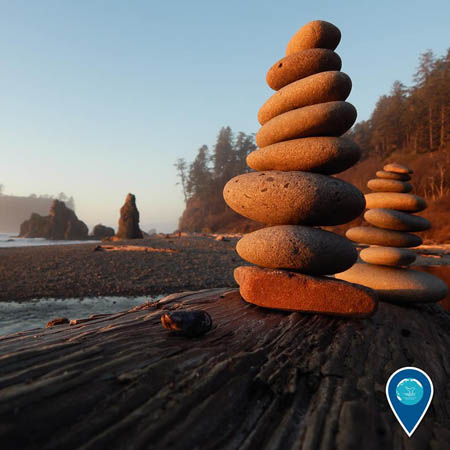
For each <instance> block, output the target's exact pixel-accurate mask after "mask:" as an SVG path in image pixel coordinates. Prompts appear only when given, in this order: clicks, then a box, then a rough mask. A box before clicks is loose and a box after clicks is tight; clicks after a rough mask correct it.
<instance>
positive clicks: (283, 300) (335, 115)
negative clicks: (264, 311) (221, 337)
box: [224, 21, 377, 317]
mask: <svg viewBox="0 0 450 450" xmlns="http://www.w3.org/2000/svg"><path fill="white" fill-rule="evenodd" d="M340 38H341V33H340V31H339V29H338V28H336V27H335V26H334V25H333V24H331V23H328V22H324V21H313V22H310V23H308V24H307V25H305V26H304V27H302V28H301V29H300V30H299V31H298V32H297V33H296V34H295V35H294V36H293V38H292V39H291V41H290V42H289V44H288V46H287V51H286V56H285V57H284V58H282V59H281V60H280V61H278V62H277V63H275V64H274V65H273V66H272V67H271V68H270V69H269V71H268V73H267V83H268V85H269V86H270V87H271V88H272V89H274V90H276V91H277V92H276V93H275V94H274V95H273V96H272V97H270V98H269V99H268V100H267V102H266V103H265V104H264V105H263V106H262V107H261V109H260V111H259V113H258V120H259V122H260V123H261V125H262V127H261V129H260V130H259V132H258V133H257V135H256V144H257V145H258V147H259V149H257V150H256V151H254V152H252V153H251V154H250V155H249V156H248V158H247V164H248V165H249V166H250V167H251V168H252V169H254V170H255V171H256V172H250V173H246V174H242V175H239V176H237V177H234V178H232V179H231V180H230V181H229V182H228V183H227V184H226V185H225V188H224V198H225V201H226V203H227V204H228V205H229V206H230V207H231V208H232V209H233V210H235V211H236V212H237V213H239V214H241V215H243V216H245V217H247V218H250V219H252V220H255V221H258V222H261V223H264V224H266V225H267V227H266V228H262V229H260V230H258V231H255V232H253V233H249V234H247V235H245V236H244V237H243V238H242V239H241V240H240V241H239V242H238V244H237V248H236V250H237V252H238V254H239V255H240V256H241V257H242V258H243V259H244V260H246V261H248V262H250V263H253V264H256V265H257V266H241V267H238V268H237V269H236V270H235V272H234V277H235V280H236V281H237V283H238V284H239V286H240V293H241V296H242V297H243V298H244V299H245V300H246V301H248V302H250V303H253V304H256V305H259V306H263V307H267V308H275V309H285V310H295V311H304V312H311V313H324V314H331V315H342V316H355V317H358V316H359V317H365V316H369V315H371V314H372V313H373V312H374V311H375V309H376V305H377V299H376V294H375V293H374V291H372V290H371V289H367V288H365V287H363V286H359V285H355V284H352V283H347V282H344V281H341V280H335V279H334V278H331V277H327V276H326V275H331V274H334V273H338V272H342V271H344V270H346V269H348V268H349V267H351V266H352V265H353V264H354V263H355V261H356V259H357V252H356V249H355V247H354V245H353V244H352V243H351V242H350V241H349V240H348V239H346V238H345V237H343V236H339V235H337V234H334V233H331V232H329V231H325V230H322V229H320V228H318V227H319V226H327V225H338V224H343V223H346V222H349V221H351V220H352V219H354V218H355V217H357V216H359V215H360V214H361V213H362V211H363V210H364V207H365V201H364V196H363V194H362V193H361V192H360V191H359V190H358V189H356V188H355V187H354V186H353V185H351V184H349V183H347V182H344V181H341V180H339V179H337V178H334V177H332V176H330V175H333V174H336V173H339V172H342V171H343V170H345V169H347V168H349V167H351V166H353V165H354V164H355V163H356V162H357V161H358V160H359V158H360V150H359V148H358V146H357V145H356V144H355V143H353V142H352V141H350V140H348V139H346V138H342V137H340V136H341V135H342V134H344V133H345V132H346V131H347V130H348V129H349V128H350V127H351V126H352V125H353V123H354V121H355V120H356V109H355V108H354V106H353V105H351V104H350V103H347V102H345V99H346V98H347V97H348V95H349V93H350V90H351V80H350V78H349V77H348V76H347V75H346V74H344V73H342V72H340V69H341V59H340V58H339V56H338V55H337V54H336V53H335V52H334V51H333V50H334V49H335V48H336V47H337V45H338V43H339V41H340Z"/></svg>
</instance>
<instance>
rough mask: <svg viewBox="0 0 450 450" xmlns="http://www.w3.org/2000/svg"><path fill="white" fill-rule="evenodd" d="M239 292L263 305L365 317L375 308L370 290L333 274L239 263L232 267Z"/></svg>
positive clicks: (376, 303)
mask: <svg viewBox="0 0 450 450" xmlns="http://www.w3.org/2000/svg"><path fill="white" fill-rule="evenodd" d="M234 279H235V280H236V282H237V283H238V284H239V290H240V293H241V296H242V297H243V298H244V299H245V300H246V301H247V302H249V303H253V304H255V305H258V306H262V307H264V308H272V309H284V310H288V311H301V312H307V313H314V314H329V315H333V316H344V317H368V316H371V315H372V314H373V313H374V312H375V311H376V309H377V306H378V301H377V296H376V294H375V292H374V291H372V290H371V289H367V288H366V287H363V286H360V285H357V284H352V283H346V282H345V281H341V280H335V279H334V278H328V277H318V276H310V275H304V274H300V273H295V272H289V271H286V270H274V269H262V268H259V267H249V266H241V267H237V268H236V269H235V270H234Z"/></svg>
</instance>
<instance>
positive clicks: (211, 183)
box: [174, 127, 256, 231]
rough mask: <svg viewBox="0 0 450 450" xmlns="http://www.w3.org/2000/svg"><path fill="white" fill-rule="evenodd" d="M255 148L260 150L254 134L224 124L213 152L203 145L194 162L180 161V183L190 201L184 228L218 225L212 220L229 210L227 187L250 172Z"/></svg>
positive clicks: (178, 168) (184, 219)
mask: <svg viewBox="0 0 450 450" xmlns="http://www.w3.org/2000/svg"><path fill="white" fill-rule="evenodd" d="M253 150H256V145H255V136H254V134H246V133H244V132H242V131H241V132H239V133H237V134H235V133H233V131H232V130H231V128H230V127H223V128H221V130H220V131H219V134H218V136H217V140H216V143H215V145H214V147H213V148H212V151H210V149H209V148H208V146H207V145H202V146H201V147H200V148H199V149H198V151H197V156H196V157H195V159H194V161H193V162H191V163H188V162H186V160H185V159H184V158H179V159H178V160H177V161H176V163H175V164H174V165H175V167H176V170H177V175H178V179H179V183H178V184H179V185H180V186H181V189H182V191H183V195H184V200H185V203H186V210H185V213H184V214H183V217H182V218H181V219H180V229H184V230H189V231H198V230H201V229H205V228H215V226H214V225H212V222H216V221H217V220H219V219H218V218H219V216H221V214H223V213H226V212H227V209H229V208H228V207H227V206H226V205H225V202H224V201H223V197H222V192H223V188H224V186H225V184H226V182H227V181H228V180H229V179H230V178H232V177H234V176H235V175H238V174H241V173H245V172H249V171H250V168H249V167H248V166H247V164H246V158H247V155H248V154H249V153H250V152H252V151H253ZM228 212H229V213H230V211H228ZM211 225H212V226H211Z"/></svg>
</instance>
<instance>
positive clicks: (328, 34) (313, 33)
mask: <svg viewBox="0 0 450 450" xmlns="http://www.w3.org/2000/svg"><path fill="white" fill-rule="evenodd" d="M340 41H341V32H340V31H339V28H338V27H337V26H335V25H333V24H332V23H330V22H326V21H325V20H313V21H312V22H309V23H307V24H306V25H304V26H303V27H301V28H300V30H298V31H297V33H295V34H294V36H293V37H292V39H291V40H290V41H289V43H288V45H287V47H286V55H291V54H292V53H296V52H299V51H300V50H306V49H307V48H328V49H330V50H334V49H335V48H336V47H337V46H338V45H339V42H340Z"/></svg>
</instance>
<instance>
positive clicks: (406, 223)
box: [364, 208, 431, 231]
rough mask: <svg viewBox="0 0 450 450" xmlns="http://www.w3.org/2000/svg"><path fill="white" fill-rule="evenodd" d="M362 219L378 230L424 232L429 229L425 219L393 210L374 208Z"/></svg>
mask: <svg viewBox="0 0 450 450" xmlns="http://www.w3.org/2000/svg"><path fill="white" fill-rule="evenodd" d="M364 219H366V220H367V222H369V223H370V224H371V225H374V226H376V227H379V228H386V229H388V230H397V231H424V230H428V229H429V228H431V223H430V222H429V221H428V220H427V219H425V217H420V216H415V215H412V214H408V213H404V212H400V211H395V210H393V209H385V208H374V209H369V210H368V211H366V212H365V213H364Z"/></svg>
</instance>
